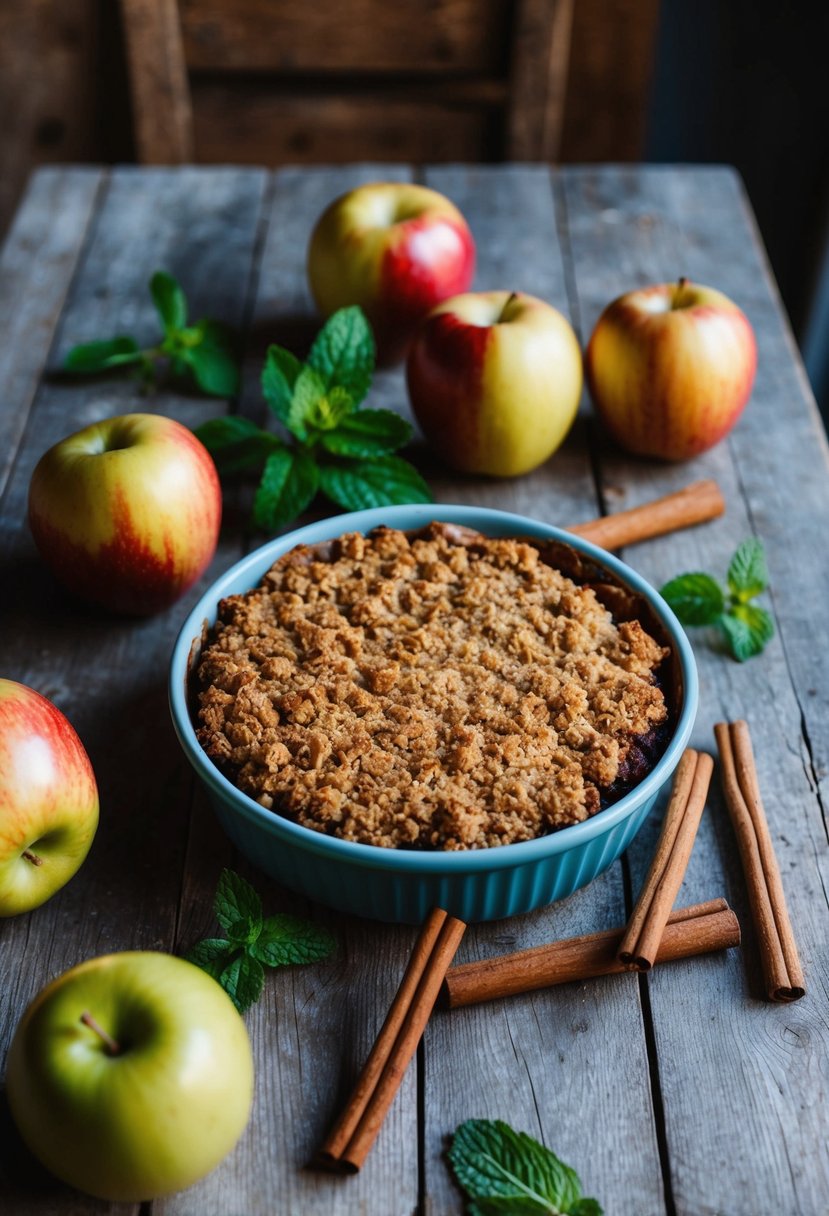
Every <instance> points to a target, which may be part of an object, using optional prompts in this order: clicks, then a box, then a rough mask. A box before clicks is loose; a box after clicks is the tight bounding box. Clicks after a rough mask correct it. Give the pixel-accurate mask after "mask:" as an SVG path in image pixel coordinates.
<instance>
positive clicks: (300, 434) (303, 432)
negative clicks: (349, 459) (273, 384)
mask: <svg viewBox="0 0 829 1216" xmlns="http://www.w3.org/2000/svg"><path fill="white" fill-rule="evenodd" d="M324 396H325V384H324V383H323V381H322V379H321V377H320V376H319V375H318V373H317V372H315V371H314V369H313V368H312V367H303V369H302V371H301V372H300V373H299V375H298V376H297V378H296V383H295V384H294V393H293V396H292V397H291V404H290V405H289V406H288V416H287V418H286V419H285V425H286V426H287V428H288V430H289V431H290V432H291V434H292V435H296V437H297V439H300V440H303V441H305V440H307V439H308V425H309V424H311V419H312V418H313V417H314V416H315V413H316V411H317V409H318V407H319V402H320V398H321V397H324Z"/></svg>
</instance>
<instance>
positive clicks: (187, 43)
mask: <svg viewBox="0 0 829 1216" xmlns="http://www.w3.org/2000/svg"><path fill="white" fill-rule="evenodd" d="M573 2H574V0H311V2H310V3H304V4H303V3H300V4H296V3H294V2H290V0H121V9H122V17H123V24H124V31H125V36H126V49H127V59H128V64H129V71H130V82H131V93H132V104H133V113H134V126H135V140H136V150H137V155H138V159H139V160H140V161H141V162H143V163H154V164H180V163H184V162H187V161H192V160H196V161H207V162H217V161H224V162H230V163H254V162H259V163H266V164H274V163H279V162H284V161H291V162H298V163H302V162H305V163H308V162H314V161H330V162H344V161H352V160H361V159H363V160H366V159H368V160H392V161H418V160H421V161H441V160H443V161H447V160H458V161H461V160H500V159H509V160H538V161H554V160H556V159H557V155H558V152H559V146H560V140H561V130H562V114H563V110H564V95H565V85H566V76H567V65H568V58H569V51H570V33H571V27H572V17H573Z"/></svg>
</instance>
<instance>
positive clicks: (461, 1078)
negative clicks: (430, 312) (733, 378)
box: [424, 167, 663, 1216]
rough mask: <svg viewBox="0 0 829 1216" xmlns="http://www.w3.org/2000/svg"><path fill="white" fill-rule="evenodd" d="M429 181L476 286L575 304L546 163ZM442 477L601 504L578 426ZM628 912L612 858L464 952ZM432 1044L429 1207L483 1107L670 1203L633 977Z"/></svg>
mask: <svg viewBox="0 0 829 1216" xmlns="http://www.w3.org/2000/svg"><path fill="white" fill-rule="evenodd" d="M427 183H428V184H429V185H433V186H435V187H436V188H437V189H440V190H443V191H444V192H445V193H446V194H448V195H449V196H450V197H451V198H452V199H453V200H454V201H455V202H456V203H457V204H458V205H459V206H460V208H461V210H462V211H463V212H464V213H465V215H466V216H467V218H468V220H469V222H470V226H471V228H472V232H473V234H474V236H475V239H476V242H477V246H478V254H479V267H478V274H477V281H476V287H477V288H479V289H481V290H487V289H497V288H501V289H504V288H507V289H510V290H513V289H520V290H522V291H527V292H530V293H531V294H534V295H538V296H541V297H542V298H543V299H546V300H548V301H549V302H550V303H552V304H554V305H555V306H557V307H558V308H560V309H561V310H562V311H563V312H564V313H565V315H567V314H568V313H569V307H568V297H567V286H566V281H565V271H564V266H563V264H562V260H561V255H560V252H559V247H558V239H557V236H556V216H555V206H554V200H553V194H552V189H551V185H550V176H549V172H548V170H546V169H542V168H540V167H539V168H537V169H532V168H521V167H513V168H509V169H503V170H502V169H498V170H460V169H459V170H455V169H445V170H444V169H441V170H430V171H429V172H428V173H427ZM519 200H520V201H519ZM519 209H520V222H517V219H516V217H517V214H518V211H519ZM433 485H435V487H436V489H437V490H438V498H439V500H444V499H445V498H446V497H448V496H449V495H451V496H452V497H453V498H454V499H455V500H456V501H460V502H476V503H481V504H484V505H486V506H491V507H501V508H506V509H511V510H516V511H522V512H523V513H525V514H527V515H531V516H534V517H535V518H538V519H548V520H550V521H557V522H558V521H560V522H568V521H570V522H575V520H576V518H577V517H579V516H580V515H583V516H585V517H589V516H591V515H594V514H596V513H597V507H596V498H595V490H594V485H593V480H592V476H591V472H590V466H589V460H588V453H587V449H586V445H585V442H584V435H583V432H582V430H581V428H579V429H578V430H577V432H576V434H575V435H574V436H573V437H572V438H571V439H570V440H569V441H568V443H567V444H566V445H565V447H564V448H563V449H562V450H560V451H559V452H558V453H556V454H555V455H554V456H553V457H552V458H551V460H550V461H549V462H548V463H547V464H546V465H544V466H543V468H541V469H539V470H538V471H536V472H535V473H532V474H530V475H529V476H528V477H523V478H519V479H517V480H516V481H511V482H503V481H484V480H483V479H481V478H474V479H473V478H468V479H466V480H463V479H461V478H458V477H457V475H455V476H454V477H450V476H449V475H446V477H445V478H433ZM624 917H625V911H624V893H623V887H622V873H621V867H620V866H619V865H615V866H614V867H612V868H611V870H610V871H608V872H607V873H606V874H605V875H603V876H602V877H601V878H599V879H597V880H596V881H595V882H594V883H592V884H591V885H590V886H589V887H588V888H587V889H586V890H584V891H581V892H579V893H577V894H576V895H574V896H573V897H572V898H571V899H568V900H566V901H564V902H563V903H560V904H557V905H554V906H553V907H551V908H548V909H544V910H542V911H539V912H537V913H534V914H532V915H529V916H523V917H516V918H514V919H512V920H510V921H504V922H500V923H498V924H494V925H482V926H478V927H473V928H470V929H469V930H468V932H467V935H466V938H465V940H464V942H463V943H462V945H461V949H460V951H459V954H458V960H459V961H466V960H469V959H474V958H481V957H485V956H487V955H494V954H500V953H504V952H505V951H506V950H511V949H523V948H525V947H528V946H532V945H536V944H539V943H541V942H544V941H551V940H554V939H555V938H557V937H564V936H569V935H572V934H576V933H584V932H590V931H592V930H596V929H599V928H606V927H607V926H608V925H611V924H620V923H622V922H623V921H624ZM609 1026H613V1027H614V1033H613V1035H610V1034H608V1027H609ZM620 1043H624V1044H625V1048H624V1051H622V1050H620V1047H619V1045H620ZM424 1048H425V1050H424V1078H425V1092H424V1104H425V1109H424V1118H425V1129H424V1137H425V1151H424V1169H425V1195H426V1201H425V1210H426V1212H427V1213H429V1214H430V1216H432V1214H433V1216H444V1213H448V1212H454V1211H458V1210H459V1199H458V1193H457V1191H456V1189H455V1187H454V1185H453V1184H452V1182H451V1179H450V1176H449V1171H448V1170H447V1167H446V1164H445V1162H444V1161H443V1159H442V1151H443V1149H444V1148H445V1146H446V1142H447V1137H448V1136H449V1135H450V1134H451V1133H452V1132H453V1131H454V1129H455V1128H456V1127H457V1126H458V1124H459V1123H461V1122H463V1120H464V1119H469V1118H474V1117H487V1118H500V1119H504V1120H506V1121H507V1122H508V1123H510V1124H512V1125H513V1126H514V1127H516V1128H518V1129H521V1130H524V1131H527V1132H529V1133H530V1134H531V1135H533V1136H537V1137H538V1138H540V1139H541V1140H543V1142H544V1143H545V1144H548V1145H549V1146H550V1147H551V1148H552V1149H553V1150H554V1151H555V1152H556V1153H558V1154H559V1155H560V1156H561V1157H562V1158H563V1159H564V1160H565V1161H567V1162H569V1163H571V1164H572V1165H573V1166H574V1167H575V1168H576V1169H577V1170H578V1171H579V1172H580V1173H581V1175H582V1178H583V1179H584V1182H585V1185H586V1187H587V1188H588V1191H587V1193H589V1194H592V1195H598V1196H599V1197H602V1196H607V1200H606V1203H607V1209H608V1210H611V1208H612V1210H613V1212H614V1213H619V1214H627V1216H641V1214H642V1213H643V1212H648V1213H653V1214H655V1213H657V1212H660V1211H662V1210H663V1200H662V1183H661V1179H660V1171H659V1159H658V1153H657V1145H656V1138H655V1134H654V1125H653V1117H652V1111H651V1104H650V1088H649V1081H648V1066H647V1054H646V1048H645V1041H644V1036H643V1031H642V1022H641V1016H640V1008H639V997H638V988H637V985H636V981H635V980H633V981H631V979H630V977H627V976H622V977H617V978H616V979H614V980H608V981H599V982H594V983H593V984H590V985H583V986H578V987H576V986H567V987H565V988H561V989H556V990H551V991H549V992H542V993H536V994H533V995H531V996H526V997H517V998H514V999H512V1000H511V1001H508V1002H507V1001H500V1002H494V1003H491V1004H488V1005H485V1006H481V1007H480V1008H477V1009H464V1010H458V1011H456V1012H455V1013H452V1014H438V1015H436V1016H435V1017H434V1018H433V1020H432V1022H431V1023H430V1025H429V1027H428V1029H427V1033H426V1036H425V1039H424ZM573 1112H578V1117H574V1116H573ZM610 1112H612V1114H611V1113H610ZM595 1128H601V1129H602V1133H601V1135H600V1136H599V1135H592V1134H591V1135H586V1134H585V1129H595ZM611 1196H612V1200H611Z"/></svg>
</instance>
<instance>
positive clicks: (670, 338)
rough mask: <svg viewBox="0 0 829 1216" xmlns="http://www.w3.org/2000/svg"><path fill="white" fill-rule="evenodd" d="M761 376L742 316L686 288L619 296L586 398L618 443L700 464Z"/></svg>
mask: <svg viewBox="0 0 829 1216" xmlns="http://www.w3.org/2000/svg"><path fill="white" fill-rule="evenodd" d="M756 369H757V344H756V342H755V339H754V331H753V329H752V328H751V324H750V323H749V320H748V318H747V317H746V315H745V313H743V312H742V310H741V309H739V308H738V307H737V305H736V304H734V303H733V302H732V301H731V300H729V299H728V297H727V296H724V295H723V294H722V292H720V291H715V290H714V289H713V288H712V287H703V286H701V285H700V284H698V283H689V282H687V281H686V280H685V279H680V280H679V281H678V282H677V283H659V284H657V285H656V286H653V287H644V288H641V289H640V290H638V291H631V292H628V293H627V294H626V295H623V296H619V298H618V299H616V300H614V301H613V302H612V304H609V305H608V306H607V308H606V309H605V310H604V312H603V313H602V315H601V316H600V317H599V320H598V322H597V323H596V328H595V329H594V330H593V334H592V336H591V338H590V342H589V343H588V346H587V351H586V354H585V371H586V374H587V383H588V386H589V388H590V395H591V397H592V398H593V402H594V404H595V406H596V410H597V411H598V413H599V415H600V417H601V418H602V419H603V421H604V423H605V426H606V427H607V429H608V430H609V431H610V433H611V435H612V436H613V438H614V439H615V440H616V442H617V443H618V444H619V445H620V446H621V447H623V448H625V449H626V450H627V451H628V452H634V453H636V454H637V455H641V456H659V457H662V458H663V459H666V460H687V459H688V458H689V457H691V456H697V455H699V453H700V452H705V451H707V449H708V448H711V447H713V446H714V444H715V443H719V441H720V440H721V439H723V438H724V437H725V436H726V435H727V434H728V432H729V431H730V430H731V428H732V427H733V426H734V424H735V423H736V421H737V419H738V418H739V416H740V414H741V413H742V411H743V409H744V407H745V404H746V402H747V401H748V399H749V396H750V395H751V389H752V386H753V384H754V374H755V371H756Z"/></svg>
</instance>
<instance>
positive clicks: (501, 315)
mask: <svg viewBox="0 0 829 1216" xmlns="http://www.w3.org/2000/svg"><path fill="white" fill-rule="evenodd" d="M517 299H518V292H517V291H511V292H510V293H509V295H508V296H507V299H506V303H505V304H504V307H503V308H502V309H501V312H500V313H499V315H498V320H497V321H496V322H495V324H496V325H500V324H501V322H502V321H503V320H504V317H505V316H506V311H507V309H508V308H509V306H510V304H512V302H513V300H517Z"/></svg>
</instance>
